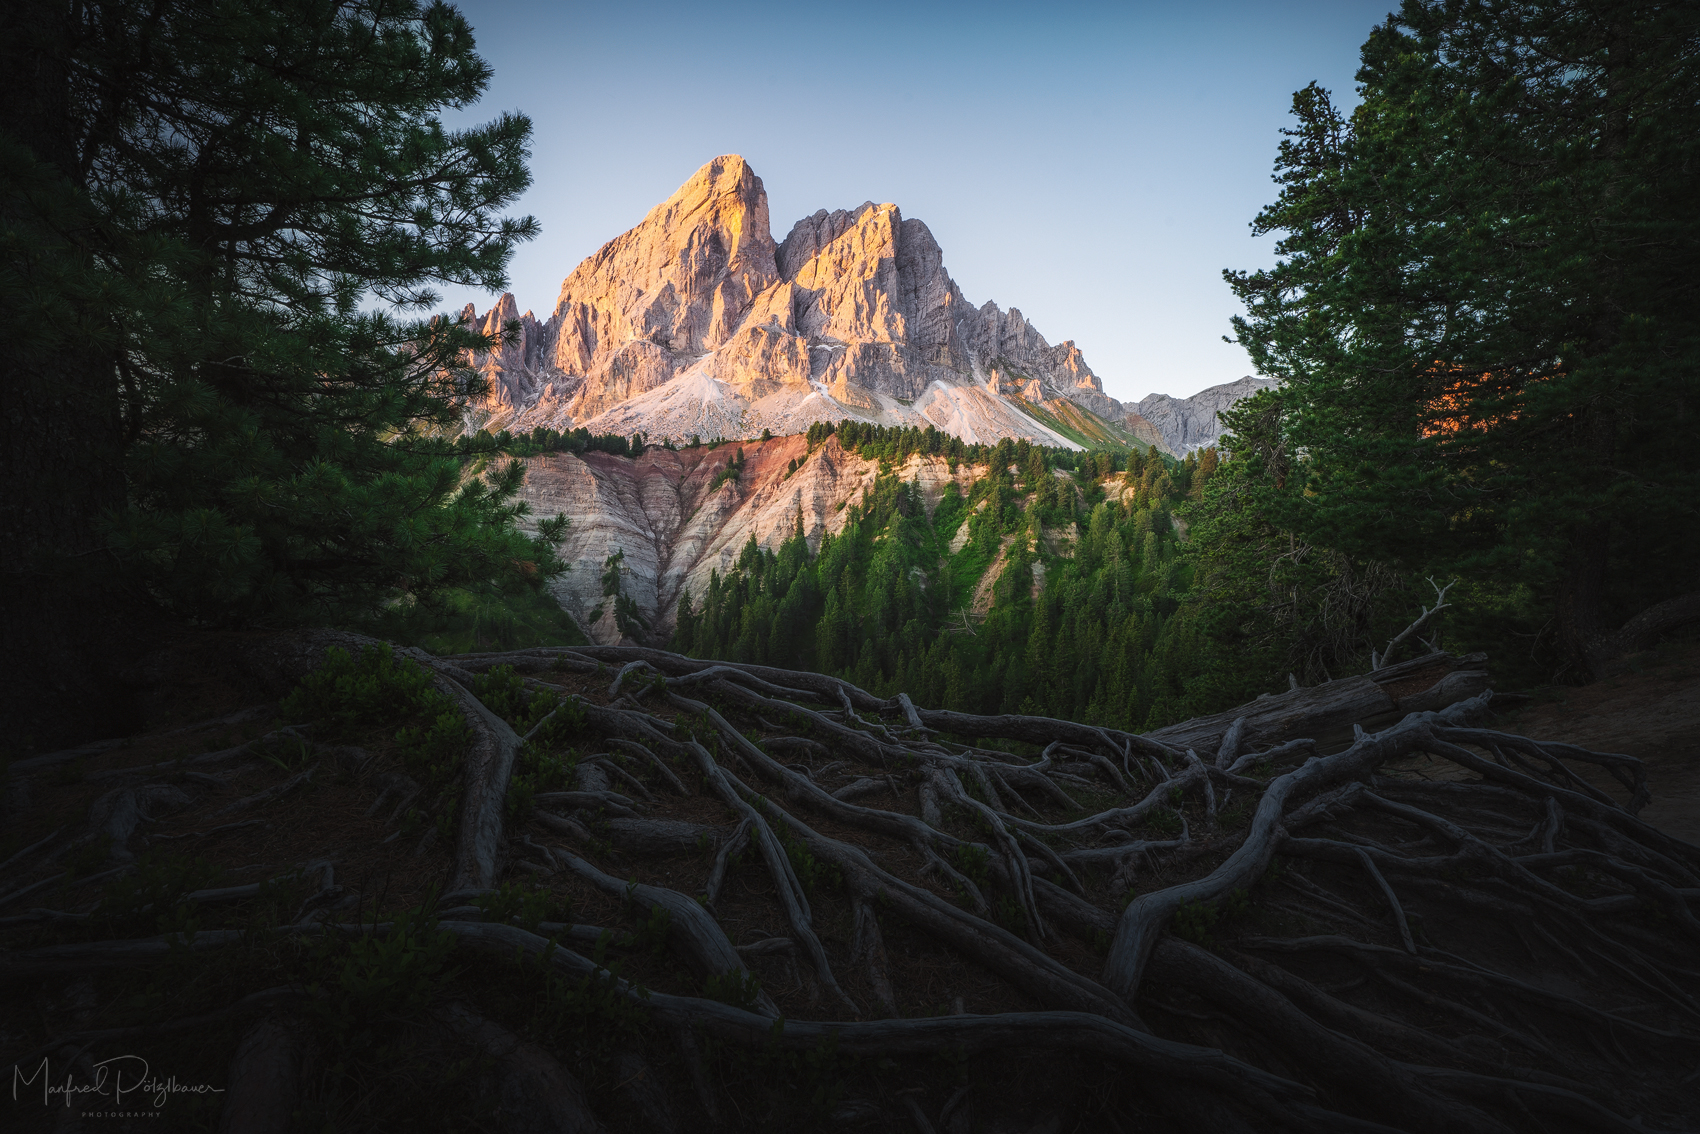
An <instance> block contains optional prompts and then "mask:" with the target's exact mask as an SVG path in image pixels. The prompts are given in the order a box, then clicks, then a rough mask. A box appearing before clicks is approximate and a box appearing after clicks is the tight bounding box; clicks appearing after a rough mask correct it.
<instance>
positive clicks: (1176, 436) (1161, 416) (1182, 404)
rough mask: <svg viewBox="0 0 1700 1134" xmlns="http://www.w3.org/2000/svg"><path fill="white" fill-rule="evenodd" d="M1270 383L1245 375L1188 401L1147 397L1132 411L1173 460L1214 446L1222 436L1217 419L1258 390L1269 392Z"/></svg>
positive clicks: (1271, 383)
mask: <svg viewBox="0 0 1700 1134" xmlns="http://www.w3.org/2000/svg"><path fill="white" fill-rule="evenodd" d="M1275 385H1276V383H1275V382H1274V381H1273V380H1269V379H1263V378H1252V377H1250V376H1249V375H1248V376H1247V377H1244V378H1241V379H1240V380H1239V381H1237V382H1225V383H1223V384H1222V385H1220V386H1211V387H1210V388H1209V389H1207V390H1200V391H1199V392H1198V393H1196V394H1194V395H1193V396H1192V397H1190V398H1171V397H1170V396H1169V395H1167V394H1149V395H1147V396H1146V397H1144V398H1141V399H1140V401H1139V404H1138V405H1137V406H1134V407H1133V409H1135V410H1136V411H1137V415H1138V416H1139V417H1142V418H1144V419H1145V420H1146V421H1147V422H1149V423H1150V425H1151V426H1152V427H1154V428H1155V429H1156V430H1157V432H1158V433H1159V434H1160V435H1161V436H1162V439H1163V447H1164V448H1166V449H1168V451H1169V452H1170V453H1172V454H1173V455H1175V456H1177V457H1184V456H1185V455H1186V454H1187V453H1189V452H1191V451H1192V450H1194V449H1203V448H1206V447H1207V446H1210V445H1214V444H1215V443H1216V439H1217V438H1218V437H1220V436H1222V432H1223V429H1222V421H1221V419H1220V418H1219V417H1218V416H1217V415H1218V414H1220V413H1221V412H1222V411H1223V410H1225V409H1227V408H1229V407H1230V406H1232V405H1233V404H1234V403H1235V402H1237V401H1239V400H1240V399H1242V398H1249V397H1251V396H1252V395H1253V394H1255V393H1257V392H1258V391H1259V390H1268V389H1271V388H1273V387H1274V386H1275Z"/></svg>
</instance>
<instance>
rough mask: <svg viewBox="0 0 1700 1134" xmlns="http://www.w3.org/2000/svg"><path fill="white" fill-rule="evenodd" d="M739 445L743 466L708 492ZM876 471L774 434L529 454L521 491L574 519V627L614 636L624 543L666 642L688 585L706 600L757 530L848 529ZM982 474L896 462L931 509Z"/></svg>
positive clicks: (566, 581)
mask: <svg viewBox="0 0 1700 1134" xmlns="http://www.w3.org/2000/svg"><path fill="white" fill-rule="evenodd" d="M739 452H742V453H743V471H742V473H740V474H739V475H738V476H737V477H736V478H735V479H731V480H727V481H724V482H723V483H721V484H719V485H717V486H713V487H712V489H711V485H713V484H714V480H715V478H716V476H717V474H719V473H720V472H721V471H722V470H724V469H725V468H726V466H727V465H728V464H730V463H731V462H732V461H733V460H734V458H735V457H736V456H737V454H738V453H739ZM793 461H795V462H796V463H797V465H796V467H795V471H793V465H792V462H793ZM878 472H879V463H878V462H877V461H868V460H863V459H862V458H861V457H859V456H856V455H854V454H851V453H846V452H845V451H844V449H843V448H842V447H840V446H839V444H838V442H837V440H836V439H828V440H827V441H826V442H825V443H823V444H820V445H817V446H815V448H814V451H813V452H812V453H811V452H810V451H809V448H808V444H807V442H806V440H805V439H804V438H803V437H800V436H791V437H776V438H774V439H773V440H771V441H765V442H764V441H745V442H731V443H727V444H722V445H719V446H712V447H711V446H707V445H704V446H700V447H697V448H685V449H679V450H671V449H663V448H649V449H646V450H645V451H644V452H643V454H642V455H641V456H639V457H638V458H637V459H636V460H628V459H626V458H624V457H614V456H609V455H607V454H604V453H595V452H590V453H584V454H582V455H580V456H574V455H571V454H566V453H559V454H552V455H550V456H546V457H534V458H532V459H530V460H529V461H527V462H526V476H525V482H524V485H523V487H522V488H521V498H522V499H523V500H524V501H525V502H526V503H527V504H529V505H530V506H531V516H532V517H533V518H541V517H549V516H554V515H557V514H560V515H565V516H566V517H567V518H568V519H569V521H570V524H569V526H568V528H567V538H566V541H565V542H564V543H563V544H562V545H561V548H560V553H561V556H562V557H563V558H564V559H565V560H566V561H567V562H568V563H570V564H571V565H572V569H571V570H570V571H568V572H567V573H566V574H565V575H562V576H560V577H558V578H557V579H556V580H555V581H553V582H552V583H551V584H550V590H551V592H552V593H553V594H554V595H555V597H556V599H557V600H558V601H559V602H560V603H561V606H562V607H563V608H564V609H565V610H567V611H568V612H569V613H570V614H572V615H573V617H574V618H575V619H577V621H578V623H579V625H581V626H583V627H584V628H585V629H586V631H587V633H589V634H590V635H591V637H592V638H593V639H595V640H597V641H599V642H604V643H611V642H614V641H617V640H619V632H618V629H617V627H616V626H615V624H614V622H613V620H612V619H611V618H610V617H609V615H610V613H611V611H612V606H613V604H612V603H611V602H608V601H606V600H605V598H604V596H603V594H602V572H603V564H604V563H605V562H606V561H607V559H608V557H609V556H611V555H613V554H614V553H615V552H616V551H618V552H622V553H623V554H624V558H623V566H624V575H623V583H622V586H623V589H624V591H625V593H626V594H627V595H628V596H629V597H631V598H632V599H633V600H635V601H636V603H637V606H638V609H639V611H640V612H641V613H642V617H643V618H644V620H645V622H646V624H647V626H648V630H647V632H646V633H644V634H643V635H640V636H639V637H640V638H641V639H642V640H648V641H653V642H658V643H661V642H665V641H666V640H667V638H668V636H669V635H670V633H671V632H672V628H673V624H674V619H675V615H676V613H677V610H678V604H679V596H680V594H681V593H682V592H683V591H684V590H685V588H686V587H689V588H690V591H691V593H692V595H693V596H695V599H696V601H697V603H698V604H699V605H700V603H701V600H702V596H703V595H704V593H706V591H707V589H708V579H709V573H710V572H711V571H719V572H720V573H721V574H725V573H726V572H727V571H728V570H729V569H730V568H731V567H732V566H733V564H734V563H735V562H736V561H737V558H738V553H739V552H740V551H742V550H743V547H744V544H745V543H746V542H748V541H749V540H750V538H751V537H754V538H755V540H756V542H757V544H759V545H760V546H762V547H765V548H770V549H772V548H777V547H778V546H779V545H780V544H781V543H783V542H784V541H785V540H786V539H787V538H789V537H790V536H791V535H792V533H794V532H795V531H796V530H797V529H798V527H799V525H800V526H801V528H802V531H803V534H804V535H805V536H806V537H807V538H808V540H809V543H810V545H811V546H812V547H814V548H817V549H818V548H819V546H820V541H821V537H822V536H824V535H825V534H826V533H828V532H832V533H835V534H836V533H838V532H840V531H842V530H843V528H844V525H845V523H846V522H847V521H848V517H849V514H850V509H848V508H846V507H845V505H846V504H849V503H853V502H857V501H860V500H861V499H862V493H863V490H865V489H866V488H868V487H869V486H870V485H872V484H873V481H874V477H875V476H876V475H877V474H878ZM985 472H986V470H985V468H984V467H983V466H977V465H969V464H959V465H958V466H957V467H956V469H955V470H952V469H951V468H950V465H949V462H947V461H946V460H944V459H942V458H938V457H924V456H919V455H916V456H912V457H910V458H909V460H908V461H907V462H906V463H905V464H904V465H903V466H902V467H901V468H899V469H898V470H897V474H898V475H899V476H901V477H902V478H903V479H904V480H905V481H914V482H917V483H918V484H919V485H920V488H921V494H922V498H923V499H924V500H925V502H926V505H927V507H928V508H929V509H930V508H932V507H933V506H935V505H936V504H937V503H938V500H939V497H940V496H941V495H942V494H943V492H944V490H945V485H946V484H947V483H949V482H951V481H955V482H956V483H957V484H958V485H959V486H961V487H962V489H963V490H964V492H966V491H967V490H968V488H969V487H971V485H972V481H973V479H974V478H975V477H978V476H982V475H984V474H985ZM599 607H600V608H601V610H600V612H599V611H598V608H599ZM592 615H598V617H595V618H593V617H591V616H592Z"/></svg>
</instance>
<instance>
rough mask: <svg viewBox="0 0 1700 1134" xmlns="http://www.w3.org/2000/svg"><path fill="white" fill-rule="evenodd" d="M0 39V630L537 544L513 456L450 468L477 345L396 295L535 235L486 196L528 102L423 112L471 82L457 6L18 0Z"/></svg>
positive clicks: (549, 555) (408, 596)
mask: <svg viewBox="0 0 1700 1134" xmlns="http://www.w3.org/2000/svg"><path fill="white" fill-rule="evenodd" d="M0 45H3V46H0V56H3V60H4V63H5V66H6V68H7V72H8V74H9V75H11V76H12V77H13V79H14V82H13V84H12V86H11V88H10V89H11V96H10V97H9V103H8V107H9V112H8V115H7V120H6V123H5V128H4V131H3V132H0V213H3V217H0V219H3V222H4V241H5V246H6V247H5V262H6V265H7V268H6V271H5V272H4V273H3V274H0V305H3V306H4V309H5V310H6V311H7V314H8V316H9V324H8V332H7V334H6V335H5V336H4V339H3V342H0V350H3V351H4V366H5V371H6V374H7V382H6V383H5V384H4V389H3V391H0V399H3V403H0V410H3V413H0V420H3V425H0V429H4V431H5V438H4V440H5V444H4V445H0V452H3V454H4V456H3V458H0V459H3V460H4V468H3V470H0V471H3V472H4V476H5V480H6V483H7V499H8V507H7V508H6V510H5V516H4V530H3V531H0V537H3V538H0V547H3V548H4V550H3V551H0V555H3V557H4V560H3V563H0V568H3V573H4V580H3V582H4V586H3V587H0V590H4V592H5V593H6V595H7V596H8V597H7V600H6V601H7V602H8V604H9V605H8V606H7V609H6V612H5V613H6V616H7V617H6V622H7V623H8V626H9V628H10V629H11V631H12V632H13V633H15V634H17V635H18V636H19V639H20V645H24V646H25V648H30V649H33V650H35V651H36V652H37V653H38V655H40V656H43V657H45V658H53V657H56V656H60V655H62V654H63V652H64V649H65V645H64V643H65V642H66V641H67V640H68V639H74V638H78V637H87V636H88V635H89V634H91V633H94V632H97V631H95V630H94V629H93V627H94V626H96V625H102V624H104V623H106V622H107V621H109V620H110V616H111V615H112V614H113V613H114V612H115V611H118V610H130V611H135V610H137V609H138V608H146V609H151V610H163V611H165V612H168V613H169V614H171V615H172V616H174V617H177V618H187V619H190V620H194V621H199V622H202V623H250V624H251V623H254V622H260V623H277V622H299V621H317V622H327V621H328V622H343V623H347V622H350V621H357V620H359V619H361V618H364V617H368V616H370V615H372V614H374V613H375V612H377V611H379V610H382V609H385V608H386V607H388V606H390V605H392V604H394V603H395V602H396V601H398V600H403V601H428V600H430V599H431V598H432V597H433V596H436V595H440V594H442V593H443V592H444V591H446V590H449V589H452V588H465V587H473V588H485V589H488V588H497V589H502V588H514V587H520V588H526V587H536V586H538V585H539V584H540V582H541V580H542V579H544V578H546V577H547V576H548V575H549V574H551V573H554V572H556V571H558V570H559V569H560V566H561V565H560V564H559V563H558V562H557V561H556V560H555V558H554V553H553V545H554V539H555V537H557V536H558V535H559V531H560V525H558V524H546V525H545V526H544V527H543V528H542V530H541V535H540V537H539V538H531V537H527V536H525V535H523V534H522V533H520V532H519V530H518V528H517V527H516V521H517V520H518V518H519V515H520V513H521V511H522V510H523V509H522V507H521V505H520V504H518V503H517V502H515V500H514V493H515V491H516V489H517V487H518V479H517V478H518V476H519V475H520V470H519V468H518V467H517V466H509V467H508V468H507V470H506V472H504V473H496V474H493V475H489V476H487V477H480V476H469V475H467V471H468V465H467V460H466V452H465V449H464V446H462V447H460V448H458V449H457V448H456V446H455V445H454V443H453V441H452V439H451V437H450V436H449V434H450V433H452V432H453V431H454V430H455V429H457V428H458V416H457V413H458V411H457V406H456V399H459V398H462V397H464V396H465V395H466V394H468V393H470V392H473V391H474V390H475V389H476V376H475V375H473V374H471V373H470V372H468V371H466V370H464V369H462V368H461V360H462V359H463V358H464V357H465V353H464V352H465V351H467V350H468V349H470V348H474V347H484V348H488V347H489V345H490V343H488V342H486V341H484V340H483V339H482V338H481V337H479V336H477V335H474V334H472V333H470V332H469V331H468V330H467V329H466V328H463V327H461V326H460V325H459V324H458V323H457V322H455V321H454V320H452V319H447V318H444V319H436V320H430V319H428V318H425V316H428V313H429V312H430V310H431V309H432V308H433V307H434V306H435V305H436V304H437V303H438V302H439V299H440V296H439V295H438V293H437V292H436V291H435V290H433V289H434V286H435V285H437V284H451V285H454V286H456V287H471V288H478V289H480V290H489V289H498V288H500V287H502V286H503V285H504V284H505V282H506V270H507V264H508V260H509V258H510V256H511V254H512V251H513V248H514V246H515V244H516V243H518V242H520V241H523V240H526V239H529V238H530V237H531V236H532V235H534V234H535V233H536V231H537V224H536V222H535V221H534V220H532V219H531V218H529V217H513V216H508V215H505V214H504V213H503V209H504V207H505V206H507V205H508V204H510V203H511V202H512V201H513V200H514V199H515V198H516V197H517V196H518V195H519V194H520V193H521V192H522V191H523V190H524V189H525V188H526V186H527V185H528V184H529V183H530V174H529V173H528V171H527V169H526V159H527V157H528V153H527V149H526V147H527V144H528V140H529V137H530V123H529V121H528V120H527V119H526V118H525V117H524V116H523V115H515V114H505V115H501V116H499V117H497V118H496V119H494V120H493V121H491V122H489V123H487V124H485V125H482V126H474V127H469V128H464V129H449V128H447V127H446V126H445V125H444V124H443V121H442V114H443V113H444V112H445V111H449V110H453V109H458V108H462V107H465V106H468V105H470V104H472V103H474V102H475V101H477V99H478V98H479V97H480V96H481V95H482V93H483V92H484V90H485V89H486V87H487V86H488V83H489V80H490V69H489V67H488V65H487V64H486V63H485V62H484V61H483V60H482V59H481V58H480V57H479V56H478V54H477V53H476V51H475V49H474V43H473V37H472V31H471V28H470V26H469V25H468V23H467V21H466V20H465V18H464V17H462V16H461V15H460V13H458V12H457V11H456V10H455V9H454V8H452V7H450V6H449V5H447V4H443V3H429V4H421V3H417V2H415V0H279V2H277V3H271V4H266V5H261V6H259V7H255V6H253V5H250V4H243V3H235V2H218V0H215V2H203V0H194V2H175V0H166V2H163V3H158V4H149V5H140V4H134V3H126V2H123V0H93V2H91V3H86V4H77V5H65V4H57V3H52V2H48V0H23V2H20V3H17V4H9V5H6V7H5V13H4V15H3V16H0ZM489 451H491V452H494V449H493V447H491V448H490V450H489ZM12 604H15V608H14V605H12ZM85 620H86V621H87V622H88V623H89V624H88V625H85ZM74 668H75V663H74V662H71V661H66V662H64V663H63V664H62V665H61V666H60V670H61V675H62V676H63V674H64V673H67V672H69V671H71V670H72V669H74Z"/></svg>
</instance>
